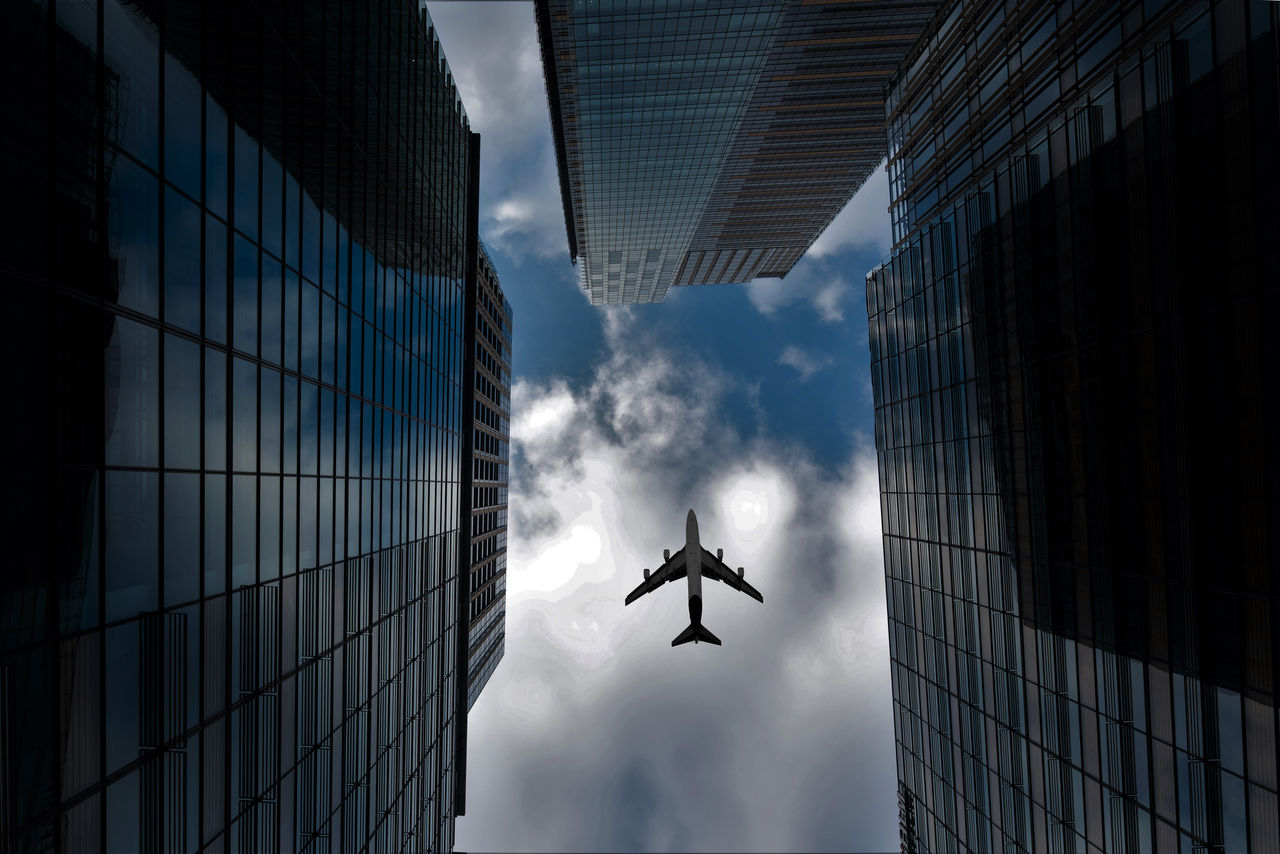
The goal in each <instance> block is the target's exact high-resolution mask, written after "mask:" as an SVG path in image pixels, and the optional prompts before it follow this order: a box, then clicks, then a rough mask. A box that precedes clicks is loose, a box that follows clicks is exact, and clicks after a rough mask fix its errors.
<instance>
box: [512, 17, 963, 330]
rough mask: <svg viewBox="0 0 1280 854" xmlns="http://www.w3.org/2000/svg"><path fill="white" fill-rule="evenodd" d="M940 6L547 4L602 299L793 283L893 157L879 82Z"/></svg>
mask: <svg viewBox="0 0 1280 854" xmlns="http://www.w3.org/2000/svg"><path fill="white" fill-rule="evenodd" d="M937 5H938V4H937V2H935V0H899V2H893V3H848V2H821V3H815V2H806V1H805V0H712V2H707V3H702V4H699V5H698V7H697V8H696V9H693V8H689V7H685V6H682V5H681V4H678V3H656V4H627V3H616V4H609V3H600V4H596V3H590V4H588V3H584V2H581V0H578V2H572V0H538V2H537V3H536V4H535V8H536V17H537V22H538V37H539V41H540V44H541V48H542V68H543V74H544V75H545V77H546V83H547V99H548V101H549V106H550V112H551V126H552V133H553V136H554V138H555V146H556V159H557V163H558V165H559V169H560V193H561V198H562V200H563V203H564V215H565V226H566V228H567V229H568V234H569V254H570V256H571V257H572V258H573V259H574V260H575V261H578V260H581V262H582V266H581V274H582V285H583V288H584V289H585V290H586V291H587V294H588V296H589V297H590V300H591V302H592V304H594V305H605V304H609V305H615V304H620V303H637V302H661V301H662V299H663V298H664V297H665V296H666V293H667V289H668V288H669V287H671V286H672V285H695V284H698V285H700V284H728V283H733V282H748V281H750V280H752V279H753V278H756V277H757V276H785V275H786V274H787V273H788V272H789V271H790V270H791V268H792V267H793V266H795V263H796V262H797V261H798V260H800V256H801V255H803V254H804V252H805V250H806V249H808V248H809V245H810V244H811V243H813V241H814V240H815V239H816V238H817V237H818V235H819V234H821V233H822V231H823V229H825V228H826V227H827V225H828V224H830V222H831V220H832V219H834V218H835V216H836V214H838V213H839V212H840V209H841V208H843V207H844V205H845V203H846V202H847V201H849V198H850V197H851V196H852V195H853V193H854V192H855V191H856V190H857V189H858V187H860V186H861V185H862V182H863V181H865V180H866V179H867V176H868V175H870V174H871V172H872V170H873V169H874V168H875V167H876V166H877V165H879V163H880V162H881V161H882V160H883V159H884V150H885V145H884V142H885V135H884V112H883V105H884V98H883V94H882V93H883V89H884V85H885V83H886V82H887V81H888V79H889V77H890V76H891V75H892V74H893V72H894V70H895V69H896V68H897V66H898V63H899V62H900V61H901V59H902V57H903V56H904V55H905V53H906V51H907V50H908V49H909V48H910V47H911V45H912V43H913V42H914V41H915V39H916V37H917V36H918V35H919V34H920V32H921V30H923V28H924V26H925V25H926V24H927V23H928V22H929V20H930V18H931V17H932V16H933V13H934V10H935V9H936V8H937Z"/></svg>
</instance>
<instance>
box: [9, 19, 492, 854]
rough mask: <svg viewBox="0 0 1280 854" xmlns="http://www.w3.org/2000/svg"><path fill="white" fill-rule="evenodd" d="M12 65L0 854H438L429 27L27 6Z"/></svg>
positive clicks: (451, 798)
mask: <svg viewBox="0 0 1280 854" xmlns="http://www.w3.org/2000/svg"><path fill="white" fill-rule="evenodd" d="M0 47H2V53H3V59H2V60H0V61H2V62H4V63H5V70H4V73H3V75H0V81H2V82H0V86H2V87H3V95H2V96H0V104H2V105H3V106H2V107H0V109H3V110H4V113H5V117H6V119H7V120H8V121H7V122H6V124H7V128H6V131H5V133H4V134H2V135H0V169H3V185H4V186H5V202H4V204H3V206H2V207H3V208H4V229H3V233H2V235H0V239H2V240H3V242H4V247H5V251H4V252H3V253H2V254H0V277H2V278H3V281H4V285H5V288H4V291H5V294H6V300H7V309H8V311H7V316H9V317H10V318H11V319H12V320H14V323H13V324H11V328H10V331H9V333H7V334H6V336H5V347H6V364H7V365H8V366H9V368H10V375H11V376H13V377H14V380H13V382H12V383H11V385H10V387H9V400H8V405H7V407H6V409H7V411H8V413H9V417H8V418H6V419H5V420H6V422H7V423H6V426H5V435H6V438H7V440H8V442H7V444H8V447H9V448H10V454H9V458H10V459H11V460H13V461H14V462H13V464H12V466H11V470H10V473H9V477H8V478H7V481H8V483H9V492H10V501H9V502H6V503H7V504H8V506H9V507H10V508H11V510H10V515H9V518H8V520H7V524H6V530H7V531H8V532H9V541H10V547H11V556H10V567H11V568H10V569H7V570H6V571H5V572H4V573H0V849H3V850H6V851H10V850H11V851H18V852H25V851H88V850H111V851H137V850H145V851H166V852H193V851H201V850H203V851H220V852H232V851H240V852H249V851H253V852H258V851H295V850H297V851H303V850H305V851H318V852H323V851H354V850H379V851H389V850H448V849H450V848H451V847H452V833H453V817H454V806H455V797H456V795H457V793H456V792H455V791H454V780H455V775H456V774H457V763H458V760H457V759H456V757H457V755H458V753H459V750H458V748H459V744H458V732H459V731H460V729H461V727H460V725H459V723H458V720H457V708H458V705H459V703H458V698H459V697H460V696H462V694H461V693H460V692H464V691H465V683H462V682H460V681H459V680H460V679H461V678H465V676H464V674H459V673H457V660H458V657H459V656H458V654H457V650H458V649H459V647H460V646H462V647H465V644H466V641H465V634H461V633H464V632H465V630H466V626H465V620H466V617H465V615H464V614H462V613H461V612H460V606H465V601H466V599H465V594H466V590H465V587H464V586H463V585H464V584H465V579H464V578H463V577H462V576H461V573H460V571H459V563H458V555H459V543H460V540H461V538H462V536H464V535H463V533H462V531H463V530H465V528H464V527H463V525H462V521H463V520H462V518H461V516H460V513H461V505H462V497H463V493H464V491H466V490H468V489H469V488H470V482H469V473H468V472H466V471H465V469H464V468H463V467H462V466H461V465H460V462H461V460H462V459H463V457H462V447H463V437H464V435H465V433H466V432H467V431H468V429H469V421H470V419H469V416H468V413H467V412H466V411H465V410H464V404H465V401H466V400H467V394H466V391H467V389H466V387H467V385H468V384H469V383H468V382H467V381H468V380H469V377H468V376H467V375H466V374H465V373H464V370H463V365H464V360H465V355H466V354H465V346H464V340H465V337H466V335H465V329H466V327H467V325H468V323H469V322H470V319H469V318H467V317H466V316H465V314H464V311H465V305H466V300H465V298H464V296H465V292H466V291H467V290H468V287H469V285H468V282H469V281H472V282H473V281H474V276H473V275H472V276H469V275H468V273H467V270H466V262H467V258H468V257H469V256H470V257H474V249H472V250H471V251H470V253H469V252H468V244H469V243H472V244H473V243H474V241H475V229H474V224H475V211H474V206H475V197H476V196H475V186H474V185H475V176H476V174H477V172H476V166H475V162H474V159H475V153H476V151H477V150H478V145H477V143H476V138H475V135H474V134H471V133H470V132H469V128H468V122H467V119H466V115H465V113H464V112H463V110H462V107H461V103H460V101H459V100H458V95H457V92H456V90H455V88H454V86H453V83H452V78H451V76H450V73H449V71H448V68H447V65H446V64H445V61H444V57H443V54H442V52H441V49H440V45H439V43H438V42H437V41H436V38H435V34H434V30H433V28H432V26H431V22H430V19H429V18H428V17H427V16H426V14H425V12H419V10H418V9H417V4H414V3H403V2H395V0H381V2H373V3H326V4H320V3H276V2H253V3H248V2H234V0H233V2H200V0H180V2H173V0H167V2H161V0H140V2H132V3H124V2H121V0H58V2H56V3H52V2H47V1H46V0H15V2H9V3H5V4H4V6H3V12H0ZM13 551H16V554H14V553H13ZM464 661H465V659H464Z"/></svg>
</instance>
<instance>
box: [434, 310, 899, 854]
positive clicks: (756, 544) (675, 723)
mask: <svg viewBox="0 0 1280 854" xmlns="http://www.w3.org/2000/svg"><path fill="white" fill-rule="evenodd" d="M640 317H641V316H640V315H638V314H633V313H632V312H630V311H625V310H624V311H614V312H610V313H609V314H608V315H607V318H606V324H605V333H606V345H607V351H608V353H609V356H608V358H607V359H606V360H605V361H604V362H603V363H602V364H601V366H600V368H599V369H598V371H597V372H596V374H595V375H594V377H593V379H592V380H591V381H589V382H587V383H585V384H584V385H582V386H581V387H574V386H570V385H569V384H567V383H564V382H552V383H548V384H544V385H536V384H531V383H527V382H521V383H518V384H517V386H516V388H515V390H514V393H513V398H514V400H513V411H514V412H516V413H517V416H516V421H515V423H514V424H513V426H512V440H513V448H514V452H515V454H516V457H517V461H516V465H514V466H513V475H514V478H515V479H514V482H513V485H512V491H511V510H510V512H511V519H512V527H511V531H510V539H509V549H510V551H509V555H508V573H509V576H508V616H507V620H508V624H507V641H506V657H505V659H504V661H503V662H502V663H501V664H500V665H499V667H498V669H497V670H496V672H495V673H494V676H493V678H492V680H491V681H490V683H489V685H488V686H487V687H486V689H485V692H484V694H482V695H481V697H480V698H479V700H478V701H477V702H476V705H475V707H474V709H473V710H472V712H471V716H470V722H469V747H468V756H469V767H468V787H469V789H470V791H471V795H470V796H469V797H468V814H467V815H466V816H464V817H462V818H460V819H459V820H458V842H457V844H458V847H459V848H461V849H463V850H472V849H475V850H514V849H525V850H562V851H570V850H619V849H622V850H642V849H652V848H666V849H676V850H735V849H744V848H746V849H768V850H788V849H790V850H795V849H801V850H822V849H828V850H849V849H871V850H878V849H888V848H890V847H893V846H894V845H896V842H897V840H896V829H895V824H896V810H895V807H894V792H895V787H894V785H893V781H894V779H895V776H894V775H895V770H894V760H893V751H892V744H893V730H892V718H891V703H890V699H889V697H890V692H889V668H888V637H887V626H886V615H885V606H884V580H883V563H882V558H881V552H880V535H879V518H880V517H879V513H880V511H879V490H878V483H877V474H876V465H875V459H874V455H873V451H871V450H870V449H868V448H862V449H860V450H859V451H858V452H857V453H856V454H855V455H854V456H853V458H852V459H851V460H850V461H848V463H847V464H846V465H845V466H844V467H843V468H840V469H839V470H832V469H831V468H830V467H829V465H828V464H827V463H826V462H824V461H817V460H814V459H812V458H810V457H809V456H807V455H806V453H804V452H802V451H800V450H797V449H796V448H795V447H794V446H791V445H788V444H785V443H783V442H780V441H777V440H774V439H770V438H767V437H766V438H756V439H752V440H747V439H744V438H743V437H742V435H741V434H740V433H739V432H738V431H737V430H736V429H735V428H734V427H733V426H732V425H731V424H730V423H729V422H728V421H726V416H725V413H724V402H725V399H726V397H727V396H728V393H729V392H730V391H733V390H736V388H737V381H735V380H733V379H731V378H729V377H726V376H723V375H721V374H718V373H715V372H713V371H711V370H709V369H708V368H705V367H701V366H696V365H694V366H691V365H690V364H688V361H687V360H685V359H682V355H683V354H681V353H678V352H672V351H670V350H668V349H666V348H664V347H662V346H659V345H658V344H657V342H656V341H655V340H654V335H655V333H654V332H652V331H651V330H650V329H649V328H646V327H644V326H642V325H641V324H640V323H639V322H638V321H639V318H640ZM689 507H694V508H695V509H696V510H697V512H698V519H699V523H700V528H701V532H702V539H703V542H704V544H705V545H706V546H707V547H708V548H711V549H713V550H714V549H715V548H716V547H723V548H724V552H725V561H726V562H728V563H730V564H731V565H732V566H734V567H737V566H744V567H745V570H746V577H747V579H748V580H750V581H751V582H752V583H753V584H754V585H755V586H756V587H757V588H759V589H760V590H761V592H762V593H763V594H764V596H765V604H763V605H761V604H759V603H756V602H754V601H753V600H751V599H749V598H747V597H745V596H742V595H741V594H739V593H737V592H735V591H733V590H731V589H728V588H725V587H723V586H721V585H718V584H715V583H713V582H708V584H706V585H704V596H705V598H706V606H705V611H704V614H703V622H704V624H705V625H707V627H708V628H709V629H710V630H711V631H713V632H714V633H715V634H717V635H718V636H719V637H720V638H721V639H722V640H723V641H724V646H723V647H709V646H706V645H702V646H695V647H680V648H679V649H672V648H671V646H670V641H671V639H672V638H673V637H674V636H675V635H676V634H678V633H679V632H680V631H682V630H683V629H684V628H685V626H686V625H687V624H688V621H689V615H688V610H687V608H688V602H687V597H686V595H685V592H684V588H683V586H682V584H681V583H677V584H672V585H667V586H666V587H664V588H662V589H661V590H659V591H657V592H655V593H653V594H651V595H648V596H645V597H644V598H642V599H640V600H639V601H638V602H636V603H635V604H633V605H631V606H626V607H624V606H623V604H622V602H623V599H624V597H625V596H626V594H627V593H628V592H629V591H630V590H631V589H632V588H633V587H635V586H636V585H637V584H638V583H639V582H640V580H641V570H642V568H643V567H649V568H654V567H656V566H658V565H659V563H660V561H661V560H662V556H661V550H662V549H664V548H670V549H672V550H674V549H676V548H678V547H679V546H680V545H682V544H683V534H684V516H685V512H686V511H687V509H688V508H689Z"/></svg>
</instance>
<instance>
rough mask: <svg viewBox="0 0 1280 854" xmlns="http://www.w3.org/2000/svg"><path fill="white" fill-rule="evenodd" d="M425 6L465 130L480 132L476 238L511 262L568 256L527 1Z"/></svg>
mask: <svg viewBox="0 0 1280 854" xmlns="http://www.w3.org/2000/svg"><path fill="white" fill-rule="evenodd" d="M428 9H429V11H430V13H431V20H432V21H433V22H435V25H436V28H437V29H438V30H439V32H440V41H441V44H443V45H444V46H445V53H446V55H447V56H448V58H449V66H450V68H452V69H453V72H454V75H455V79H456V81H457V85H458V92H459V93H460V94H461V95H462V102H463V104H465V105H466V108H467V117H468V118H469V119H470V120H471V129H472V130H474V131H476V132H477V133H479V134H480V150H481V154H480V156H481V158H482V159H483V161H484V169H483V170H482V172H481V176H480V195H481V200H480V211H481V215H480V236H481V237H482V238H483V239H484V241H485V242H486V243H488V244H489V245H491V246H495V247H497V248H499V249H501V250H502V251H503V252H504V253H505V254H506V255H507V256H508V257H509V258H511V259H512V260H513V261H516V262H517V263H519V262H521V261H523V260H525V259H527V258H530V257H542V258H552V257H554V258H561V257H562V258H567V257H568V254H569V242H568V238H567V237H566V236H565V225H564V211H563V208H562V206H561V203H560V192H559V190H560V183H559V182H560V178H559V175H558V173H557V170H556V162H555V151H554V148H553V143H552V139H551V125H550V121H549V119H548V118H547V92H546V87H545V85H544V84H543V80H542V60H541V58H540V57H539V56H538V40H537V37H536V35H535V32H536V31H535V28H534V22H533V4H532V3H510V2H508V3H485V4H483V5H481V4H474V3H431V4H429V6H428ZM480 58H482V61H478V60H479V59H480Z"/></svg>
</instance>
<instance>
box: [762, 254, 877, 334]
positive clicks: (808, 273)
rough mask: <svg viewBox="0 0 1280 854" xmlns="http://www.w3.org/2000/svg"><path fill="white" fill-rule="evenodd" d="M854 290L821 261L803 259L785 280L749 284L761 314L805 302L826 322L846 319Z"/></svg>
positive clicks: (772, 312)
mask: <svg viewBox="0 0 1280 854" xmlns="http://www.w3.org/2000/svg"><path fill="white" fill-rule="evenodd" d="M851 293H853V289H852V288H851V287H850V286H849V282H848V281H846V280H845V278H844V277H843V276H841V275H839V274H838V273H835V272H833V271H832V270H830V269H829V268H828V266H827V265H826V264H825V263H824V262H821V261H814V260H812V259H810V258H809V256H808V255H806V256H804V257H803V258H801V259H800V261H799V262H798V263H797V264H796V266H795V267H793V268H792V270H791V272H790V273H788V274H787V277H786V278H785V279H756V280H754V281H753V282H751V283H750V284H749V285H747V298H748V299H750V300H751V304H752V305H753V306H755V307H756V310H757V311H759V312H760V313H761V314H766V315H771V314H775V313H776V312H777V311H778V310H779V309H782V308H785V307H787V306H789V305H792V304H794V303H797V302H805V303H808V304H809V307H810V308H812V309H813V310H814V312H815V313H816V314H817V315H818V319H819V320H821V321H822V322H823V323H840V322H841V321H843V320H844V302H845V300H846V299H847V298H848V297H849V295H850V294H851Z"/></svg>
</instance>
